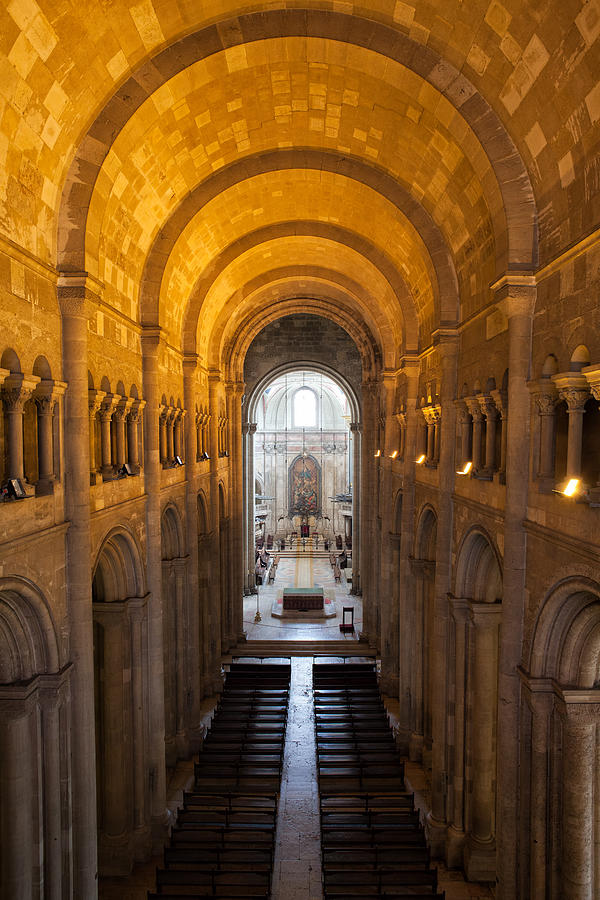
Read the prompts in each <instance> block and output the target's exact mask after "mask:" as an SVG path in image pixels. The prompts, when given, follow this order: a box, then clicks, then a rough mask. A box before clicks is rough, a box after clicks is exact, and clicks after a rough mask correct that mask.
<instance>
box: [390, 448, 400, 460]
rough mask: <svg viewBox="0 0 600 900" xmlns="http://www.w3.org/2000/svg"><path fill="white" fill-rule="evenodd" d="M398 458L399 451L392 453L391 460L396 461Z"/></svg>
mask: <svg viewBox="0 0 600 900" xmlns="http://www.w3.org/2000/svg"><path fill="white" fill-rule="evenodd" d="M397 456H398V451H397V450H394V451H393V452H392V453H390V459H396V457H397Z"/></svg>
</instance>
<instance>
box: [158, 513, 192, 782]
mask: <svg viewBox="0 0 600 900" xmlns="http://www.w3.org/2000/svg"><path fill="white" fill-rule="evenodd" d="M160 533H161V558H162V623H163V672H164V677H163V693H164V704H165V763H166V766H167V769H170V768H173V767H174V766H175V764H176V762H177V759H178V758H181V757H183V756H186V755H187V750H188V746H187V738H186V707H185V700H186V691H187V688H188V683H189V668H190V667H189V660H188V640H187V638H188V630H189V610H188V603H187V590H186V585H187V575H188V560H187V557H186V556H185V550H184V539H183V525H182V520H181V515H180V513H179V510H178V508H177V506H176V505H175V504H174V503H172V502H171V503H168V504H167V505H166V506H165V508H164V510H163V513H162V516H161V520H160Z"/></svg>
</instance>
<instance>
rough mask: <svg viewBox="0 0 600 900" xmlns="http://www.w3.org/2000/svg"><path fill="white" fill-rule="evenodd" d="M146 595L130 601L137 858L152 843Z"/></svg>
mask: <svg viewBox="0 0 600 900" xmlns="http://www.w3.org/2000/svg"><path fill="white" fill-rule="evenodd" d="M147 601H148V598H147V596H146V597H134V598H131V599H129V600H128V601H127V618H128V622H129V631H130V640H131V709H132V722H131V725H132V732H133V754H132V755H133V841H134V849H135V855H136V859H145V858H146V856H147V855H148V852H149V850H150V845H151V835H150V828H149V825H148V812H147V798H146V783H147V780H146V702H145V697H144V694H145V684H146V677H147V666H146V651H145V643H146V634H145V632H146V613H147Z"/></svg>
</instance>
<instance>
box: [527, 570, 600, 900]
mask: <svg viewBox="0 0 600 900" xmlns="http://www.w3.org/2000/svg"><path fill="white" fill-rule="evenodd" d="M599 660H600V583H599V582H598V581H597V580H595V579H592V578H590V577H587V576H584V575H572V576H568V577H565V578H563V579H561V580H560V581H559V582H557V583H556V584H554V585H553V586H552V587H551V589H550V590H549V591H548V592H547V594H546V595H545V597H544V598H543V601H542V604H541V608H540V610H539V612H538V615H537V618H536V621H535V624H534V629H533V635H532V643H531V650H530V653H529V658H528V666H529V671H528V672H527V673H523V677H522V678H523V694H524V700H525V702H524V704H523V713H522V730H523V742H522V747H521V767H522V770H523V772H524V776H525V779H524V781H523V784H524V793H525V797H524V805H523V809H525V810H527V812H528V816H527V818H526V821H525V823H524V826H525V827H524V841H523V844H524V846H523V849H522V860H521V865H522V868H523V871H524V878H525V880H526V883H528V887H529V891H530V893H529V896H544V897H548V898H549V900H559V898H562V897H574V898H578V900H583V898H591V897H592V896H594V895H595V891H594V886H595V885H596V884H597V877H598V872H597V860H596V858H595V854H594V848H595V847H596V846H597V845H598V840H599V837H600V835H599V829H600V824H599V816H598V797H597V794H596V790H595V785H597V783H598V778H599V775H600V753H599V751H598V740H597V735H598V733H599V731H600V677H599V676H600V672H599ZM532 858H535V862H536V864H535V865H533V864H532Z"/></svg>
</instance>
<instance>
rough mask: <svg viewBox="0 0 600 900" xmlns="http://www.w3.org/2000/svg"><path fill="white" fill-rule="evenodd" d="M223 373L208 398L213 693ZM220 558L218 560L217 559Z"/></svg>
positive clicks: (211, 383)
mask: <svg viewBox="0 0 600 900" xmlns="http://www.w3.org/2000/svg"><path fill="white" fill-rule="evenodd" d="M220 391H221V376H220V375H219V374H218V373H211V374H210V375H209V377H208V399H209V409H210V417H211V418H210V426H209V447H210V449H209V454H210V498H209V504H210V505H209V511H208V512H209V516H210V558H211V559H212V560H213V564H212V565H211V567H210V570H209V585H208V596H209V598H210V600H209V609H208V620H209V628H210V659H209V678H210V682H211V687H212V690H213V692H218V691H219V690H220V688H221V679H220V671H221V653H222V649H221V623H222V617H223V610H222V609H221V547H220V537H221V527H220V526H221V520H220V511H219V506H220V504H219V449H218V448H219V418H220V417H219V394H220ZM217 560H218V561H219V562H217Z"/></svg>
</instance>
